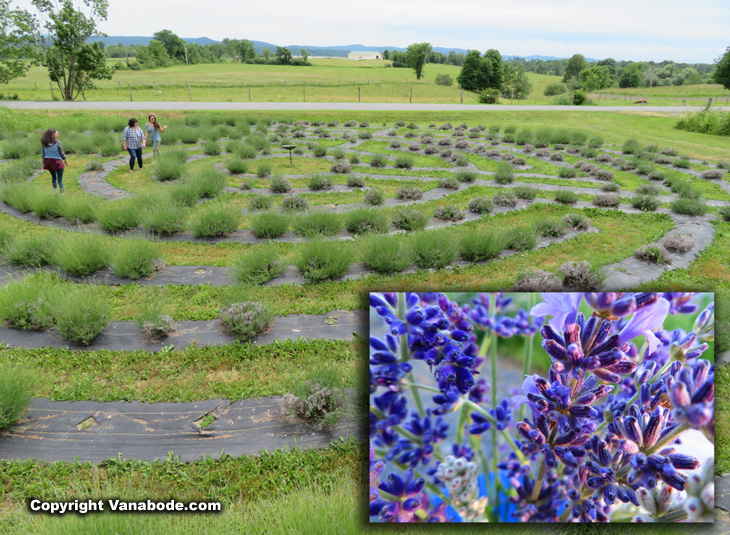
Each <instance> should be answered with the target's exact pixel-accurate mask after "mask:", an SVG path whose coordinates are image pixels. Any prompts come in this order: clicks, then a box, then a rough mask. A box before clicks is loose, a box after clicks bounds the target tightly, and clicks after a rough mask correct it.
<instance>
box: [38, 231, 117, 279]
mask: <svg viewBox="0 0 730 535" xmlns="http://www.w3.org/2000/svg"><path fill="white" fill-rule="evenodd" d="M51 263H53V264H54V265H56V266H58V267H59V268H61V269H62V270H63V271H65V272H66V273H69V274H71V275H77V276H82V277H83V276H86V275H91V274H92V273H94V272H95V271H98V270H100V269H104V268H105V267H106V266H107V264H108V263H109V257H108V255H107V252H106V249H105V247H104V244H103V243H102V241H101V239H100V237H99V236H94V235H90V234H77V233H70V234H66V235H64V236H63V237H61V239H59V240H58V241H57V242H56V244H55V245H54V249H53V251H52V253H51Z"/></svg>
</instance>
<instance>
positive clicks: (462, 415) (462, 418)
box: [456, 405, 467, 446]
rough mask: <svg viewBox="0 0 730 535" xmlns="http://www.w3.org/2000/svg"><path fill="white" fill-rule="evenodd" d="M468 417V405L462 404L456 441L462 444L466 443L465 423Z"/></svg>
mask: <svg viewBox="0 0 730 535" xmlns="http://www.w3.org/2000/svg"><path fill="white" fill-rule="evenodd" d="M466 419H467V406H466V405H462V406H461V411H460V412H459V423H458V427H457V428H456V443H457V444H458V445H459V446H461V445H462V444H463V443H464V424H466Z"/></svg>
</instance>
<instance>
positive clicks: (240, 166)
mask: <svg viewBox="0 0 730 535" xmlns="http://www.w3.org/2000/svg"><path fill="white" fill-rule="evenodd" d="M223 165H224V166H225V168H226V169H227V170H228V172H229V173H232V174H234V175H240V174H243V173H247V172H248V162H245V161H243V160H242V159H241V158H229V159H227V160H226V161H225V162H224V163H223Z"/></svg>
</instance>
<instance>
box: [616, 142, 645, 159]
mask: <svg viewBox="0 0 730 535" xmlns="http://www.w3.org/2000/svg"><path fill="white" fill-rule="evenodd" d="M643 151H644V149H643V147H642V146H641V143H639V142H638V141H636V140H635V139H633V138H632V139H627V140H626V142H625V143H624V145H623V147H621V152H623V153H624V154H633V155H634V156H639V155H640V154H641V153H642V152H643Z"/></svg>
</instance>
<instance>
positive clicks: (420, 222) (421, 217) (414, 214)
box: [393, 208, 428, 232]
mask: <svg viewBox="0 0 730 535" xmlns="http://www.w3.org/2000/svg"><path fill="white" fill-rule="evenodd" d="M426 223H428V217H427V216H426V214H424V213H423V212H419V211H418V210H407V209H405V208H404V209H401V210H398V211H396V212H395V214H393V226H394V227H395V228H397V229H398V230H405V231H406V232H414V231H417V230H423V229H424V228H426Z"/></svg>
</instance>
